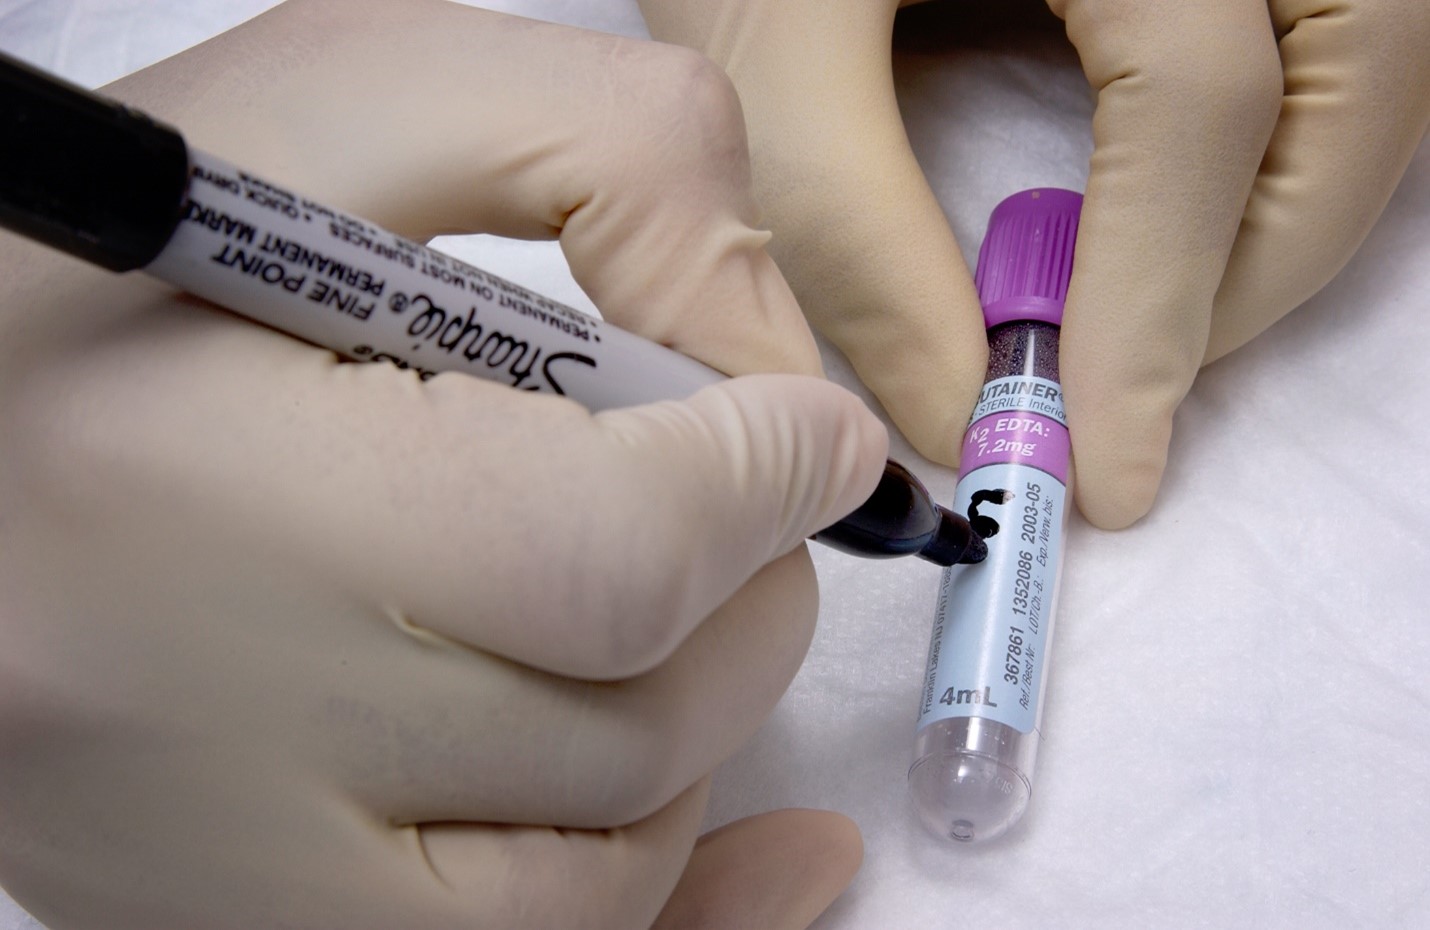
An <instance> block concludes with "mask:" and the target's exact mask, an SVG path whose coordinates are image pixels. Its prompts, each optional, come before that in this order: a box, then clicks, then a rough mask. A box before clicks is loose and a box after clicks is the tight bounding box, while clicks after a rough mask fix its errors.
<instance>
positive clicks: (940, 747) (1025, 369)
mask: <svg viewBox="0 0 1430 930" xmlns="http://www.w3.org/2000/svg"><path fill="white" fill-rule="evenodd" d="M1081 206H1082V197H1081V196H1080V195H1079V194H1076V193H1074V192H1072V191H1065V190H1060V189H1056V188H1039V189H1034V190H1026V191H1022V192H1020V193H1017V194H1014V195H1013V196H1011V197H1009V198H1007V199H1006V200H1004V201H1003V202H1002V203H1000V204H999V205H998V206H997V207H996V208H995V209H994V211H993V213H992V215H991V216H990V218H989V223H988V232H987V234H986V236H985V237H984V240H983V245H982V248H981V249H980V251H979V256H978V270H977V274H976V283H977V285H978V294H979V300H980V302H981V303H982V305H983V315H984V320H985V321H986V323H987V326H988V349H989V353H988V354H989V359H988V375H987V379H986V381H985V383H984V386H983V391H982V394H981V395H980V397H979V401H978V405H977V406H976V407H975V409H974V413H973V417H972V419H971V421H970V423H969V426H968V430H967V432H965V434H964V438H963V454H962V460H961V466H960V469H959V480H958V487H957V489H956V490H955V492H954V502H953V509H954V510H955V511H960V512H967V513H968V515H969V518H970V520H971V522H972V524H973V528H974V530H975V531H976V532H978V533H979V534H980V535H981V536H983V537H984V538H985V541H986V542H987V544H988V558H987V560H986V561H984V562H983V563H982V564H980V565H960V566H954V567H953V568H949V569H946V570H945V571H944V575H943V583H942V587H941V588H940V591H939V597H938V606H937V610H936V613H935V617H934V628H933V636H932V640H931V642H930V645H929V658H928V672H927V675H926V677H925V681H924V688H923V692H922V694H921V695H920V702H919V719H918V731H917V732H918V736H917V740H916V742H915V746H914V761H913V765H912V767H911V768H910V769H909V791H910V795H911V797H912V799H913V805H914V809H915V811H916V812H917V814H918V817H919V819H920V820H921V821H922V822H923V824H924V825H925V826H926V827H928V829H930V830H931V831H932V832H933V833H934V834H936V835H938V836H940V837H943V838H946V839H952V840H956V841H959V842H974V841H978V840H987V839H991V838H993V837H996V836H999V835H1001V834H1002V833H1004V832H1005V831H1006V830H1007V829H1008V828H1009V827H1011V826H1012V825H1013V824H1014V823H1016V822H1017V821H1018V819H1019V818H1020V817H1022V815H1023V812H1024V811H1025V810H1026V809H1027V806H1028V800H1029V798H1030V797H1031V795H1032V779H1033V766H1034V763H1035V761H1036V759H1037V754H1038V742H1039V740H1040V739H1041V726H1042V698H1043V691H1044V688H1045V686H1046V684H1047V662H1048V648H1049V646H1050V645H1051V642H1052V633H1053V616H1054V608H1055V605H1056V601H1057V588H1058V579H1059V574H1060V569H1061V566H1062V549H1063V534H1064V530H1065V527H1066V523H1067V513H1068V505H1069V501H1070V500H1071V488H1070V486H1069V482H1070V480H1071V475H1070V472H1069V461H1070V459H1069V443H1068V431H1067V421H1066V419H1065V418H1064V416H1063V404H1062V389H1061V387H1060V385H1059V382H1058V332H1059V326H1060V325H1061V323H1062V313H1063V300H1064V297H1065V296H1066V294H1067V285H1068V278H1069V276H1070V272H1071V268H1072V259H1073V246H1074V241H1075V239H1076V237H1077V225H1078V213H1079V210H1080V209H1081Z"/></svg>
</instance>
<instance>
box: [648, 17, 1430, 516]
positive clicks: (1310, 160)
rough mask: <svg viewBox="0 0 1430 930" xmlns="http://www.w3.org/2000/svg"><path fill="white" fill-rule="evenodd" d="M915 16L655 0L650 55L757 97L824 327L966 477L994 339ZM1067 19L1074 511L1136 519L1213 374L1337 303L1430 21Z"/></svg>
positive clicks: (775, 207)
mask: <svg viewBox="0 0 1430 930" xmlns="http://www.w3.org/2000/svg"><path fill="white" fill-rule="evenodd" d="M898 5H899V4H898V3H897V2H896V0H641V6H642V9H643V11H644V13H645V16H646V20H647V23H648V24H649V27H650V30H651V33H652V34H653V35H654V36H655V37H656V38H660V39H665V40H669V41H674V42H679V43H682V44H685V45H689V46H692V47H695V48H698V49H701V50H703V51H705V52H706V53H707V54H709V55H710V56H712V57H713V58H714V59H715V61H717V62H718V63H720V64H721V65H723V66H724V67H725V68H726V69H727V71H728V72H729V74H730V76H731V78H732V79H733V80H734V82H735V85H736V87H737V88H738V89H739V92H740V95H741V98H742V102H743V105H744V107H745V112H746V118H747V123H748V125H749V130H750V137H751V154H752V158H753V162H754V168H755V179H756V192H757V195H758V196H759V197H760V199H761V202H762V203H763V205H764V206H765V208H766V210H767V213H768V216H769V222H770V226H771V229H772V230H773V231H774V233H775V239H774V242H773V244H772V246H771V251H772V253H773V254H774V256H775V258H776V260H777V261H778V263H779V264H780V266H781V268H782V269H783V270H784V272H785V274H786V276H787V277H788V278H789V280H790V283H791V285H792V286H793V287H794V290H795V293H796V294H797V295H798V296H799V298H800V301H801V303H802V305H803V307H804V309H805V312H806V314H807V315H808V316H809V318H810V319H811V321H813V322H814V324H815V325H816V326H817V327H818V328H820V329H821V330H822V331H823V332H824V333H825V334H827V335H828V336H829V337H830V339H831V340H832V341H833V342H835V343H836V344H837V345H838V346H839V347H840V348H841V349H843V350H844V352H845V353H846V354H847V355H848V356H849V358H850V360H851V362H852V363H853V365H854V368H855V370H856V371H857V372H858V374H859V377H860V378H861V379H862V380H863V381H864V382H865V383H866V384H867V385H868V386H869V387H870V388H871V389H872V390H873V391H874V392H875V394H877V395H878V397H879V399H880V400H881V401H882V402H883V403H884V405H885V406H886V408H887V409H888V411H889V413H890V415H891V416H892V418H893V420H894V422H895V423H896V424H897V425H898V426H899V428H900V429H901V430H902V431H903V432H904V433H905V435H907V436H908V438H909V439H910V440H911V441H912V442H913V443H914V445H915V446H916V447H917V448H918V449H919V451H921V452H922V453H923V454H925V455H926V456H928V457H930V458H933V459H936V460H938V461H942V462H946V463H950V464H952V463H953V462H954V461H955V459H956V456H957V450H958V442H959V437H960V434H961V431H962V429H963V427H964V425H966V422H967V416H968V413H969V411H970V409H971V407H972V404H973V401H974V400H975V398H976V390H977V386H978V384H979V383H980V382H981V380H982V376H983V358H984V356H983V334H982V331H981V322H980V318H979V315H978V309H977V303H976V301H975V298H974V294H973V291H972V288H971V284H970V280H969V275H968V272H967V271H966V269H965V267H964V265H963V263H962V260H961V257H960V254H959V251H958V249H957V247H956V245H955V243H954V241H953V236H952V234H951V233H950V231H949V229H948V227H947V225H946V223H945V220H944V217H943V214H942V212H941V211H940V209H939V205H938V203H937V202H936V201H935V200H934V197H933V195H932V193H931V192H930V191H929V189H928V187H927V185H926V184H925V182H924V179H923V176H922V174H921V173H920V170H919V166H918V165H917V163H916V162H915V160H914V157H913V155H912V153H911V152H910V149H909V146H908V142H907V139H906V136H905V133H904V127H903V124H902V122H901V120H900V116H899V111H898V105H897V101H896V100H895V97H894V88H893V82H892V77H891V68H890V35H891V31H892V28H893V22H894V13H895V8H896V6H898ZM1049 6H1050V7H1051V8H1052V10H1053V11H1054V12H1055V13H1056V14H1057V15H1058V16H1060V17H1063V18H1064V19H1065V21H1066V25H1067V33H1068V37H1069V38H1070V39H1071V40H1072V42H1073V44H1074V45H1075V46H1076V48H1077V51H1078V53H1079V55H1080V56H1081V60H1082V63H1083V67H1084V70H1085V71H1086V73H1087V76H1088V79H1089V80H1090V82H1091V83H1092V86H1093V87H1094V88H1095V89H1096V91H1097V109H1096V116H1095V119H1094V123H1093V134H1094V144H1095V151H1094V154H1093V158H1092V164H1091V170H1090V177H1089V180H1088V185H1087V191H1086V194H1087V196H1086V201H1085V204H1084V208H1083V218H1082V224H1081V230H1080V233H1079V238H1078V245H1077V264H1076V267H1075V269H1074V274H1073V282H1072V285H1071V291H1070V293H1069V296H1068V305H1067V311H1066V315H1065V325H1064V328H1063V342H1062V355H1061V360H1062V379H1063V384H1064V388H1065V392H1066V393H1065V396H1066V402H1067V411H1068V421H1069V424H1070V426H1071V429H1072V442H1073V451H1074V455H1075V457H1076V460H1077V464H1078V488H1077V500H1078V503H1079V506H1080V508H1081V510H1082V512H1083V513H1084V514H1085V515H1086V516H1087V517H1088V518H1089V519H1090V520H1091V521H1092V522H1094V523H1096V524H1098V525H1101V526H1104V527H1120V526H1124V525H1126V524H1129V523H1131V522H1133V521H1134V520H1136V519H1137V518H1139V517H1140V516H1142V515H1143V514H1144V513H1146V511H1147V510H1148V509H1149V508H1150V507H1151V505H1152V502H1153V499H1154V497H1155V494H1156V490H1157V487H1158V485H1159V483H1160V481H1161V476H1162V472H1163V470H1164V468H1165V466H1166V456H1167V448H1168V443H1169V440H1170V435H1171V429H1172V420H1173V413H1174V412H1175V410H1176V408H1177V406H1178V405H1179V404H1180V402H1181V401H1182V399H1183V397H1184V396H1185V395H1186V393H1187V391H1188V390H1189V388H1190V386H1191V384H1192V381H1193V378H1194V377H1195V375H1196V372H1197V370H1198V368H1199V367H1200V366H1201V365H1202V364H1204V363H1206V362H1209V361H1211V360H1214V359H1216V358H1218V357H1220V356H1222V355H1225V354H1226V353H1228V352H1230V351H1232V350H1233V349H1235V348H1237V347H1238V346H1240V345H1242V344H1244V343H1245V342H1247V341H1248V340H1250V339H1251V338H1253V337H1254V336H1256V335H1257V334H1258V333H1260V332H1262V331H1263V330H1264V329H1266V327H1268V326H1270V325H1271V324H1272V323H1273V322H1275V321H1276V320H1277V319H1279V318H1280V317H1281V316H1283V315H1284V314H1286V313H1287V312H1288V311H1290V310H1291V309H1292V308H1294V307H1295V306H1297V305H1298V304H1300V303H1301V302H1303V301H1304V300H1306V299H1307V298H1308V297H1310V296H1311V295H1312V294H1314V293H1315V292H1316V291H1318V290H1319V289H1320V288H1321V287H1322V286H1324V285H1325V284H1326V283H1327V282H1328V281H1329V280H1330V279H1331V277H1333V276H1334V275H1335V274H1336V272H1337V271H1339V269H1340V268H1341V267H1342V266H1343V265H1344V264H1345V262H1346V261H1347V260H1348V259H1349V258H1350V256H1351V255H1352V253H1354V252H1355V250H1356V249H1357V248H1358V247H1359V245H1360V243H1361V242H1362V241H1363V239H1364V238H1365V236H1366V234H1367V233H1368V232H1369V230H1370V228H1371V225H1372V224H1373V223H1374V222H1375V220H1376V218H1377V217H1378V216H1379V214H1380V212H1381V210H1382V209H1383V208H1384V206H1385V204H1386V202H1387V200H1388V199H1389V197H1390V196H1391V193H1392V191H1393V190H1394V189H1395V186H1396V183H1397V182H1398V180H1399V178H1400V176H1401V175H1402V173H1403V172H1404V170H1405V168H1406V165H1407V164H1408V162H1409V160H1410V157H1411V155H1412V153H1413V152H1414V150H1415V148H1416V145H1417V143H1418V142H1419V140H1420V138H1421V137H1422V136H1423V135H1424V133H1425V129H1426V125H1427V121H1430V55H1427V54H1426V49H1427V48H1430V4H1426V3H1424V2H1423V0H1345V2H1339V3H1326V2H1313V0H1270V2H1266V0H1238V2H1235V3H1214V4H1213V3H1202V4H1165V3H1158V4H1147V3H1142V2H1138V0H1050V3H1049ZM1029 182H1030V183H1029V184H1028V186H1035V185H1036V183H1038V179H1036V178H1030V179H1029ZM1005 193H1012V191H1008V192H1005Z"/></svg>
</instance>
